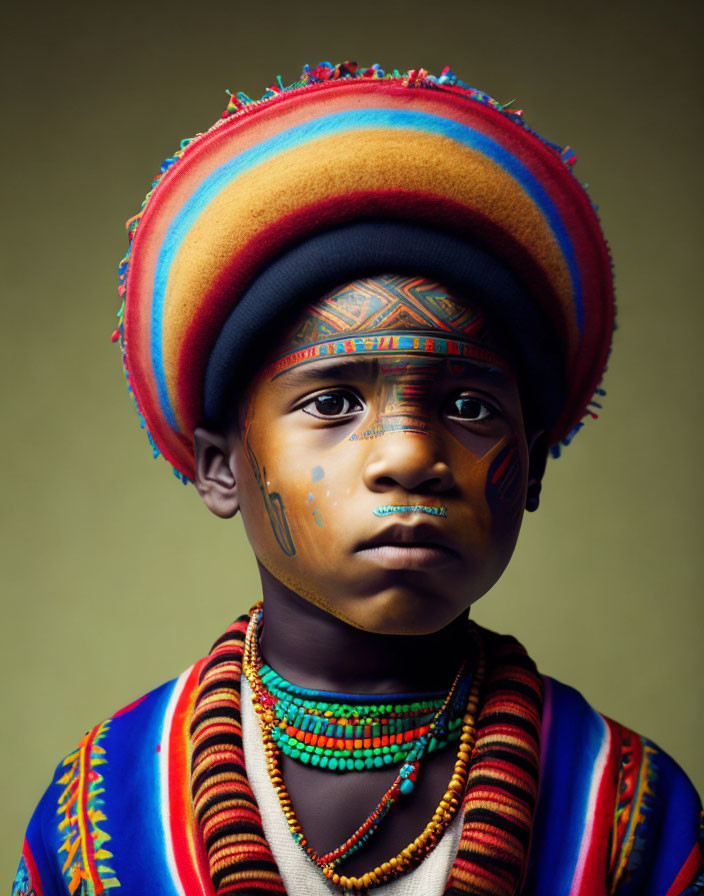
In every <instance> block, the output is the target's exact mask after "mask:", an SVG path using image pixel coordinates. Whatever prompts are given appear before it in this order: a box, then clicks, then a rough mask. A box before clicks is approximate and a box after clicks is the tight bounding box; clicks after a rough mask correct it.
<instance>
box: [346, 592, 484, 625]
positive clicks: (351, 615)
mask: <svg viewBox="0 0 704 896" xmlns="http://www.w3.org/2000/svg"><path fill="white" fill-rule="evenodd" d="M469 603H470V602H469V601H467V602H464V601H463V602H458V603H456V602H454V601H453V602H449V601H447V600H443V599H442V598H439V597H438V596H437V595H428V594H419V593H417V592H410V593H409V592H408V591H406V590H403V589H393V590H390V591H389V592H386V593H382V594H377V595H375V596H374V597H369V598H362V599H360V600H359V601H355V602H354V605H353V606H350V605H347V606H344V607H330V606H329V605H328V612H332V613H333V614H334V615H336V616H338V617H339V618H340V619H342V620H344V621H346V622H348V623H349V624H351V625H353V626H354V627H355V628H359V629H362V630H363V631H366V632H369V633H370V634H376V635H417V636H421V635H432V634H434V633H435V632H438V631H440V630H441V629H443V628H445V626H447V625H449V624H450V623H451V622H453V620H455V619H456V618H457V617H458V616H460V615H462V614H464V613H466V612H467V610H468V608H469Z"/></svg>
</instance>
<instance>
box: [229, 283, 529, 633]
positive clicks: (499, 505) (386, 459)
mask: <svg viewBox="0 0 704 896" xmlns="http://www.w3.org/2000/svg"><path fill="white" fill-rule="evenodd" d="M242 406H243V407H245V408H246V414H245V418H244V421H243V423H242V425H241V427H240V429H239V433H240V434H241V441H240V443H239V444H240V445H241V446H242V448H243V449H244V450H243V452H242V456H243V460H244V464H241V463H240V462H239V461H237V462H236V469H237V471H238V491H239V492H240V493H241V501H240V506H241V510H242V516H243V518H244V521H245V526H246V528H247V534H248V537H249V539H250V542H251V543H252V545H253V547H254V550H255V553H256V554H257V557H258V558H259V560H260V562H261V563H262V565H263V566H264V567H266V569H268V570H269V572H270V573H271V574H272V575H274V576H275V577H276V578H278V579H279V580H280V581H281V582H283V583H284V584H286V585H287V586H288V587H290V588H292V589H293V590H294V591H295V592H296V593H298V594H299V595H301V596H303V597H304V598H306V599H307V600H310V601H311V602H312V603H315V604H316V605H317V606H319V607H321V608H323V609H324V610H326V612H330V613H332V614H333V615H336V616H338V617H339V618H340V619H343V620H345V621H346V622H349V623H350V624H351V625H354V626H357V627H358V628H363V629H366V630H368V631H377V632H387V633H391V632H396V633H412V634H416V633H417V634H420V633H422V632H426V633H427V632H430V631H436V630H437V629H438V628H440V627H441V626H443V625H445V624H447V623H448V622H449V621H451V620H452V619H454V618H456V617H457V615H459V614H460V613H461V612H463V611H464V610H466V608H467V607H468V606H469V605H470V604H471V603H472V602H473V601H474V600H476V599H477V598H478V597H480V596H481V595H482V594H483V593H485V592H486V591H487V590H488V589H489V588H490V587H491V585H493V583H494V582H495V581H496V579H497V578H498V577H499V575H500V574H501V572H502V571H503V569H504V567H505V565H506V563H507V562H508V559H509V557H510V555H511V553H512V551H513V546H514V544H515V540H516V537H517V534H518V529H519V526H520V518H521V513H520V511H521V508H522V503H523V502H524V499H525V488H526V481H527V445H526V439H525V433H524V431H523V419H522V409H521V404H520V396H519V393H518V387H517V384H516V381H515V377H514V376H513V373H512V371H511V367H510V365H509V364H508V363H507V361H506V359H505V357H504V356H503V354H502V352H501V349H500V343H499V341H498V340H497V339H496V338H495V337H494V335H493V334H492V332H491V330H490V328H489V326H488V324H487V322H486V320H485V319H484V317H483V315H482V314H481V312H480V311H479V310H477V309H476V308H473V307H471V306H470V307H468V306H466V305H460V304H459V303H458V302H456V301H455V300H454V299H453V298H452V297H451V296H449V295H448V294H447V292H446V291H445V290H443V288H442V287H440V286H438V285H437V284H433V283H430V282H429V281H424V280H420V279H419V278H404V277H377V278H370V279H368V280H364V281H357V282H355V283H351V284H347V285H346V286H344V287H343V288H341V289H340V290H336V291H335V292H334V293H333V294H331V295H329V296H327V297H325V298H323V299H322V300H320V301H319V302H316V303H315V304H314V305H312V306H310V307H309V308H308V309H306V310H305V311H304V312H303V313H302V314H301V317H300V318H299V320H298V321H297V323H296V325H295V326H294V327H292V328H291V329H290V330H289V332H288V333H287V334H286V335H285V337H284V338H283V339H282V341H281V342H280V343H279V346H278V348H277V350H276V351H274V352H272V354H271V355H270V358H269V361H268V363H266V364H265V365H264V367H263V369H262V371H261V372H260V373H259V374H258V375H257V376H256V377H255V379H254V380H253V382H252V384H251V385H250V387H249V388H248V389H247V391H246V394H245V396H244V401H243V405H242ZM234 444H235V449H233V450H235V451H236V453H237V452H239V447H237V445H238V443H237V440H235V442H234ZM237 457H239V454H238V455H237ZM247 469H249V470H250V476H247V475H246V470H247ZM240 471H243V472H242V473H240ZM262 500H264V505H265V508H266V514H262V512H261V511H262V506H261V502H262ZM509 511H510V512H509ZM323 534H324V537H323V538H321V535H323ZM294 543H295V549H294V548H293V545H294ZM411 571H412V572H413V575H412V576H410V572H411Z"/></svg>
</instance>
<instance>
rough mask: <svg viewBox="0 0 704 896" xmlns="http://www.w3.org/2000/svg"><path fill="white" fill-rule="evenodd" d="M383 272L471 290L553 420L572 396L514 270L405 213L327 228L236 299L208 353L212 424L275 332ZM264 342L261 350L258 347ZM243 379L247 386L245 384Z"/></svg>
mask: <svg viewBox="0 0 704 896" xmlns="http://www.w3.org/2000/svg"><path fill="white" fill-rule="evenodd" d="M379 274H400V275H414V276H423V277H427V278H428V279H431V280H435V281H437V282H438V283H441V284H442V285H443V286H444V287H445V288H446V289H448V290H449V291H450V292H452V293H453V294H454V295H455V296H456V297H457V298H458V299H462V298H463V297H464V298H466V299H467V300H468V301H471V302H472V303H473V304H476V305H477V306H478V307H479V308H481V309H482V311H484V312H485V313H486V314H487V317H488V318H489V319H490V320H493V321H495V322H497V323H498V324H500V325H501V327H502V333H503V334H504V335H505V336H506V338H507V340H508V342H509V346H510V348H511V349H513V351H514V354H515V358H516V360H517V363H518V371H517V374H518V376H519V386H520V387H521V391H522V393H524V394H525V393H526V392H527V394H528V396H529V398H530V401H531V403H532V405H533V406H534V408H535V409H536V410H537V412H538V413H539V414H540V418H541V422H542V423H544V424H545V425H548V426H549V425H550V424H551V423H552V422H553V421H554V420H555V419H556V417H557V415H558V414H559V412H560V409H561V407H562V403H563V401H564V394H563V393H564V388H563V383H564V360H563V356H562V353H561V352H560V351H559V349H558V347H557V346H558V345H559V343H558V340H557V339H556V338H555V335H554V334H553V333H552V331H551V328H550V326H549V324H548V322H547V320H546V319H545V316H544V315H543V313H542V312H541V310H540V308H538V307H537V306H536V303H535V301H534V300H533V299H532V298H531V297H530V295H529V294H528V292H527V291H526V290H525V288H524V287H523V285H522V284H521V282H520V281H519V279H518V278H517V277H516V275H515V273H514V272H513V271H512V270H511V269H510V268H507V267H506V266H505V265H504V264H502V263H501V262H500V261H498V260H497V259H496V258H495V257H494V256H493V255H491V254H490V253H489V252H487V250H486V249H484V248H482V247H481V246H478V245H476V244H474V243H469V242H467V241H465V240H463V239H462V238H461V237H459V236H456V235H454V234H451V233H446V232H443V231H440V230H435V229H432V228H429V227H424V226H419V225H416V224H408V223H405V222H399V221H384V220H367V221H358V222H355V223H352V224H347V225H345V226H342V227H339V228H336V229H335V230H330V231H326V232H324V233H318V234H316V235H315V236H312V237H310V238H309V239H307V240H306V241H305V242H302V243H300V244H299V245H297V246H295V247H294V248H292V249H289V250H288V251H287V252H285V253H284V254H283V255H281V256H280V257H279V258H277V259H276V260H275V261H273V262H272V263H271V264H270V265H269V266H268V267H267V268H266V270H264V271H263V272H262V273H261V274H260V275H259V276H258V277H257V278H256V279H255V280H254V281H253V282H252V284H251V285H250V286H249V288H248V289H247V291H246V292H245V293H244V295H243V296H242V298H241V299H240V301H239V302H238V304H237V305H236V306H235V308H234V309H233V311H232V312H231V314H230V316H229V317H228V319H227V321H226V322H225V325H224V326H223V328H222V330H221V331H220V335H219V336H218V339H217V341H216V343H215V346H214V348H213V350H212V352H211V355H210V358H209V360H208V366H207V369H206V374H205V384H204V414H205V421H204V422H206V423H210V424H214V423H218V422H219V421H221V420H222V419H223V417H224V415H225V414H226V412H227V410H228V404H229V402H230V401H231V399H232V396H233V394H237V392H239V390H240V388H241V387H242V386H244V385H245V384H246V383H247V382H248V381H249V380H250V379H251V376H252V374H253V373H254V372H255V371H256V370H257V369H258V368H260V367H261V366H262V363H263V361H264V357H268V355H269V353H270V349H271V348H272V347H273V346H274V344H275V343H276V339H277V336H276V334H273V333H271V332H270V330H271V328H272V327H274V326H275V325H276V326H278V327H281V332H283V327H284V325H285V322H286V321H288V320H290V319H291V318H292V317H295V315H296V314H297V313H299V312H300V311H301V310H302V309H303V308H304V307H305V306H306V305H309V304H311V303H313V302H315V301H317V300H318V299H319V298H320V297H321V296H323V295H324V294H325V293H327V292H329V291H330V290H332V289H334V288H335V287H337V286H341V285H342V284H344V283H348V282H350V281H351V280H357V279H359V278H362V277H371V276H374V275H379ZM255 350H256V355H255ZM240 384H241V385H240Z"/></svg>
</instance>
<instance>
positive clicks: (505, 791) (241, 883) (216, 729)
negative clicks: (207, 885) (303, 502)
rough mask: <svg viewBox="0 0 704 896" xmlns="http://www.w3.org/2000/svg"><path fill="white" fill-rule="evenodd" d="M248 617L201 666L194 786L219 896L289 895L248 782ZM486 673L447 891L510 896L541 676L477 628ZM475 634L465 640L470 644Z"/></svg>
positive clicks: (527, 818) (533, 760) (528, 803)
mask: <svg viewBox="0 0 704 896" xmlns="http://www.w3.org/2000/svg"><path fill="white" fill-rule="evenodd" d="M248 621H249V619H248V617H242V618H241V619H238V620H237V621H236V622H235V623H233V625H232V626H230V628H229V629H228V630H227V632H225V634H224V635H223V636H222V637H221V638H220V639H219V640H218V641H217V642H216V644H215V646H214V647H213V650H212V652H211V654H210V657H209V658H208V660H207V661H206V663H205V665H204V666H203V670H202V673H201V680H200V686H199V691H198V694H197V697H196V702H195V708H194V714H193V721H192V724H191V746H192V751H193V752H192V760H191V789H192V794H193V803H194V809H195V815H196V819H197V822H198V825H199V829H200V832H201V835H202V837H203V840H204V843H205V849H206V852H207V855H208V862H209V866H210V874H211V877H212V880H213V886H214V888H215V892H216V893H217V896H225V894H234V893H238V892H239V893H241V892H244V891H246V892H247V894H248V896H250V894H251V896H255V894H256V896H264V894H275V893H278V894H281V893H285V892H286V891H285V888H284V884H283V881H282V880H281V876H280V874H279V871H278V868H277V865H276V862H275V860H274V857H273V855H272V852H271V850H270V848H269V845H268V843H267V841H266V837H265V835H264V830H263V827H262V821H261V815H260V813H259V808H258V806H257V803H256V800H255V798H254V795H253V793H252V789H251V787H250V785H249V782H248V780H247V774H246V769H245V761H244V750H243V746H242V721H241V715H240V678H241V674H242V652H243V646H244V635H245V632H246V629H247V624H248ZM476 633H477V636H478V637H479V638H480V639H481V640H482V642H483V645H484V648H485V651H486V656H487V664H488V665H487V678H486V685H485V691H484V695H483V697H482V701H481V704H480V705H481V709H480V712H479V716H478V720H477V738H476V742H475V747H474V751H473V753H472V758H471V766H470V771H469V778H468V786H467V791H466V793H465V798H464V801H463V807H462V811H463V812H464V822H463V828H462V835H461V839H460V846H459V850H458V854H457V858H456V860H455V863H454V865H453V867H452V871H451V874H450V877H449V880H448V883H447V888H446V891H445V892H446V894H449V896H460V894H469V893H471V894H473V896H513V894H515V893H517V892H518V890H519V888H520V885H521V883H522V880H523V877H524V875H525V870H526V864H527V858H528V848H529V844H530V833H531V826H532V821H533V813H534V810H535V803H536V799H537V790H538V768H539V752H540V719H541V710H542V682H541V679H540V677H539V676H538V674H537V671H536V669H535V666H534V665H533V663H532V661H531V660H530V659H529V658H528V657H527V655H526V653H525V651H524V650H523V648H522V647H521V645H520V644H518V643H517V642H516V641H515V640H514V639H513V638H507V637H503V636H498V635H493V634H492V633H490V632H487V631H486V630H484V629H482V628H480V627H478V626H477V627H476ZM469 642H470V639H468V643H469Z"/></svg>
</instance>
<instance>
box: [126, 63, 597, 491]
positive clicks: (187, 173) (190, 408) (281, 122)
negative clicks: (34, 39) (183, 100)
mask: <svg viewBox="0 0 704 896" xmlns="http://www.w3.org/2000/svg"><path fill="white" fill-rule="evenodd" d="M574 161H575V158H574V155H573V153H572V151H571V150H570V149H569V148H567V149H565V150H560V148H559V147H557V146H555V145H554V144H551V143H549V142H548V141H546V140H545V139H543V138H542V137H540V136H539V135H537V134H536V133H534V132H533V131H532V130H531V129H530V128H529V127H528V126H527V125H526V124H525V122H524V121H523V118H522V117H521V113H520V112H515V111H512V110H510V109H508V108H506V107H504V106H502V105H500V104H499V103H497V102H496V100H493V99H491V98H490V97H488V96H487V95H486V94H484V93H482V92H480V91H478V90H475V89H474V88H471V87H469V86H467V85H466V84H464V83H462V82H461V81H459V80H458V79H457V78H456V77H455V76H454V75H453V74H452V72H450V70H449V69H445V70H444V71H443V73H442V74H441V75H440V76H439V77H434V76H432V75H429V74H428V73H427V72H425V71H423V70H422V69H421V70H417V71H410V72H406V73H399V72H397V71H394V72H393V73H392V74H385V73H384V72H383V71H382V70H381V69H380V68H379V67H378V66H375V67H373V68H371V69H366V70H362V69H359V68H358V67H357V66H356V65H354V64H352V63H348V64H346V65H342V66H337V67H336V68H334V67H333V66H331V65H329V64H327V63H323V64H321V65H320V66H318V67H317V68H315V69H310V68H309V67H306V68H305V70H304V73H303V76H302V78H301V80H299V81H297V82H295V83H294V84H292V85H290V86H288V87H284V86H283V84H282V83H280V79H279V84H278V85H275V86H272V87H270V88H269V89H268V90H267V92H266V93H265V95H264V97H263V98H262V99H261V100H257V101H253V100H250V99H249V98H248V97H246V96H244V95H243V94H238V95H237V97H231V98H230V102H229V103H228V106H227V109H226V110H225V112H224V113H223V117H222V118H221V119H220V120H219V121H218V122H216V123H215V124H214V125H213V126H212V127H211V128H210V129H209V130H208V131H206V132H205V133H203V134H198V135H197V136H196V137H194V138H192V139H191V140H184V141H182V143H181V148H180V149H179V151H178V152H177V153H176V154H175V155H174V156H173V157H172V158H170V159H167V160H166V161H165V162H164V164H163V165H162V168H161V173H160V175H159V176H158V177H157V179H156V180H155V181H154V183H153V185H152V189H151V191H150V193H149V194H148V195H147V197H146V199H145V201H144V203H143V205H142V208H141V210H140V212H139V214H138V215H137V216H135V217H134V218H133V219H131V220H130V221H129V222H128V231H129V237H130V246H129V250H128V252H127V255H126V256H125V258H124V259H123V261H122V263H121V265H120V287H119V290H120V294H121V295H122V297H123V305H122V308H121V309H120V312H119V315H118V316H119V326H118V329H117V330H116V331H115V334H114V336H113V338H114V340H115V341H117V340H119V341H120V344H121V346H122V357H123V364H124V369H125V374H126V376H127V380H128V385H129V388H130V390H131V392H132V394H133V396H134V399H135V402H136V405H137V409H138V411H139V413H140V416H141V418H142V421H143V423H144V426H145V427H146V429H147V432H148V434H149V437H150V441H151V444H152V447H153V449H154V453H155V456H156V455H157V454H162V455H163V456H164V457H165V458H166V459H167V460H168V461H169V462H170V463H171V464H172V465H173V467H174V470H175V472H176V474H177V476H179V478H182V479H184V481H186V480H188V479H191V478H192V477H193V474H194V456H193V431H194V428H195V427H196V426H197V425H198V424H199V423H201V422H203V419H204V416H205V410H204V384H205V378H206V371H207V369H208V364H209V361H210V358H211V354H212V353H213V350H214V348H215V346H216V343H217V342H218V339H219V337H220V334H221V332H223V330H224V329H226V324H228V322H229V326H230V330H233V327H234V330H237V329H238V327H237V325H236V323H235V325H233V323H232V318H233V315H235V314H236V311H237V306H238V304H239V303H240V300H241V299H242V297H243V296H244V297H245V298H246V295H247V293H248V291H251V290H252V289H254V288H255V287H256V285H257V282H258V281H260V280H261V277H262V275H264V274H266V272H267V271H268V270H269V269H270V268H271V269H272V270H273V269H274V268H275V267H276V265H277V264H282V263H283V261H285V259H286V258H295V257H296V252H300V251H303V250H304V249H305V247H306V246H307V245H313V244H314V241H315V238H316V237H318V236H319V235H321V234H326V233H328V232H332V231H339V229H340V228H344V227H347V226H353V225H356V224H357V223H359V224H362V223H364V222H368V223H370V224H373V223H374V222H381V225H380V226H388V222H394V221H398V222H399V223H400V222H404V223H405V224H407V225H414V226H417V227H420V228H424V229H425V230H426V231H433V232H434V233H437V234H439V235H441V236H442V238H443V239H444V238H445V237H447V238H449V239H451V240H454V241H456V242H459V243H460V244H466V245H467V246H468V247H469V246H471V247H479V248H478V249H477V251H481V252H484V253H488V254H489V255H490V256H491V257H492V258H493V259H495V260H497V262H498V263H500V264H501V265H503V266H505V269H507V270H510V272H511V274H512V276H515V278H517V280H518V281H519V282H520V284H521V288H520V291H521V292H522V293H523V292H525V294H526V295H528V296H529V297H530V301H531V303H532V304H533V305H534V307H535V309H536V312H538V313H539V315H540V319H541V320H543V321H545V322H546V324H547V326H548V327H549V328H550V329H551V331H552V333H553V334H554V338H555V339H556V340H557V342H558V343H559V348H560V358H559V369H556V370H554V371H553V378H554V379H559V380H560V386H561V389H560V393H561V396H562V397H561V399H560V407H559V408H558V412H557V413H556V415H555V418H554V420H553V421H551V430H550V441H551V444H552V446H553V450H554V453H559V445H560V443H562V444H567V443H568V442H569V440H570V439H571V437H572V436H573V434H574V432H575V431H576V430H577V429H578V428H579V427H580V426H581V420H582V418H583V417H584V416H585V415H587V414H592V416H594V413H593V411H592V410H591V407H592V406H593V401H592V400H593V396H594V394H595V392H596V391H598V388H597V387H598V385H599V383H600V380H601V377H602V375H603V372H604V369H605V366H606V360H607V357H608V353H609V348H610V344H611V336H612V331H613V322H614V298H613V282H612V272H611V262H610V257H609V251H608V248H607V245H606V243H605V241H604V237H603V235H602V232H601V228H600V225H599V221H598V218H597V216H596V213H595V211H594V208H593V206H592V203H591V202H590V200H589V198H588V196H587V194H586V192H585V190H584V189H583V187H582V186H581V185H580V183H579V182H578V181H577V179H576V178H575V177H574V175H573V174H572V171H571V165H572V164H573V163H574ZM429 242H431V241H429ZM360 245H361V246H362V254H363V255H364V254H365V252H366V249H365V248H364V246H365V245H366V244H365V243H363V242H362V243H360ZM302 247H303V248H302ZM473 251H474V250H473ZM304 254H305V252H304ZM470 254H471V253H470ZM308 255H310V253H308ZM306 257H308V256H306ZM468 257H469V255H468ZM282 260H283V261H282ZM369 264H370V265H372V267H373V266H374V265H373V264H372V261H369ZM377 266H378V265H377ZM289 267H290V265H289ZM422 268H423V265H422V264H421V265H419V271H418V273H423V269H422ZM342 269H343V268H342V267H341V270H342ZM389 272H393V270H392V269H389ZM331 285H335V284H331ZM255 291H256V290H255ZM260 292H261V290H260ZM308 296H309V297H310V293H308ZM261 304H262V303H261V302H258V306H257V307H261ZM265 304H266V303H265ZM504 304H506V303H504ZM487 310H489V311H491V309H487ZM502 314H503V318H504V319H506V312H505V310H504V311H503V312H502ZM509 316H510V313H509ZM250 317H251V315H250ZM263 319H264V318H263ZM254 323H255V325H254V326H253V325H252V321H251V319H250V320H249V321H248V325H249V326H250V329H252V330H253V332H256V323H257V321H256V320H255V322H254ZM258 335H259V339H260V340H261V335H262V329H261V327H260V329H259V333H258Z"/></svg>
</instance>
